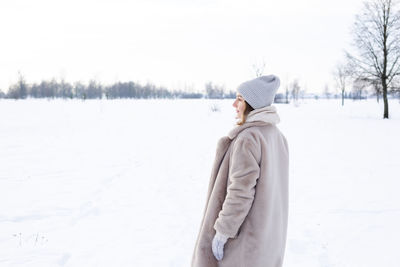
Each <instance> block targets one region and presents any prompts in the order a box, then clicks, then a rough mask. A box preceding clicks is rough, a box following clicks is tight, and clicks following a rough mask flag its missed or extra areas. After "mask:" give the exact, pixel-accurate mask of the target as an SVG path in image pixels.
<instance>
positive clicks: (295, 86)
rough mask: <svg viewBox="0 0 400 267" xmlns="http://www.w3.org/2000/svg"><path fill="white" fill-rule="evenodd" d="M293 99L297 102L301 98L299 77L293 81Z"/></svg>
mask: <svg viewBox="0 0 400 267" xmlns="http://www.w3.org/2000/svg"><path fill="white" fill-rule="evenodd" d="M291 87H292V90H291V93H292V99H293V101H294V102H297V101H298V100H299V92H300V85H299V81H298V80H297V79H295V80H294V81H293V82H292V86H291Z"/></svg>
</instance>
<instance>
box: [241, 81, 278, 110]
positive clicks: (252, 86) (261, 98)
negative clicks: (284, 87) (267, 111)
mask: <svg viewBox="0 0 400 267" xmlns="http://www.w3.org/2000/svg"><path fill="white" fill-rule="evenodd" d="M280 84H281V82H280V80H279V78H278V77H277V76H275V75H266V76H261V77H258V78H255V79H253V80H250V81H246V82H244V83H242V84H241V85H239V87H238V89H237V90H238V92H239V94H241V95H242V96H243V98H244V100H246V102H247V103H249V105H250V106H251V107H252V108H254V109H257V108H263V107H266V106H270V105H271V104H272V103H273V102H274V97H275V93H276V91H277V90H278V88H279V85H280Z"/></svg>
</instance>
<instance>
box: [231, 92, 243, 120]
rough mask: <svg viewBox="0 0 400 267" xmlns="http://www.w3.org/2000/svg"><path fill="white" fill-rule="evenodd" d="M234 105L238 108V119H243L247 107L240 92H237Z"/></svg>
mask: <svg viewBox="0 0 400 267" xmlns="http://www.w3.org/2000/svg"><path fill="white" fill-rule="evenodd" d="M232 106H233V107H234V108H235V109H236V119H240V120H241V119H242V118H243V114H244V111H245V109H246V102H245V101H244V98H243V97H242V96H241V95H240V94H239V93H236V99H235V102H233V105H232Z"/></svg>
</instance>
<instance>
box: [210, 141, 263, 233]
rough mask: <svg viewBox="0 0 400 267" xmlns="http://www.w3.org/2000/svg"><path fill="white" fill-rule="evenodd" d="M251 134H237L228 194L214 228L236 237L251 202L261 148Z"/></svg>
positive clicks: (257, 175)
mask: <svg viewBox="0 0 400 267" xmlns="http://www.w3.org/2000/svg"><path fill="white" fill-rule="evenodd" d="M259 147H260V146H259V145H257V144H256V143H255V141H254V139H253V138H252V139H251V138H248V137H238V139H237V140H235V143H234V144H233V149H232V151H231V158H230V163H229V164H230V169H229V177H228V179H229V181H228V187H227V195H226V198H225V201H224V203H223V206H222V210H221V211H220V212H219V214H218V219H217V220H216V222H215V224H214V229H215V230H216V231H217V232H219V233H221V234H223V235H225V236H227V237H230V238H235V237H236V236H237V234H238V232H239V229H240V226H241V225H242V223H243V221H244V219H245V218H246V216H247V214H248V213H249V210H250V208H251V206H252V204H253V200H254V194H255V186H256V184H257V179H258V178H259V177H260V166H259V162H260V156H261V152H260V149H259Z"/></svg>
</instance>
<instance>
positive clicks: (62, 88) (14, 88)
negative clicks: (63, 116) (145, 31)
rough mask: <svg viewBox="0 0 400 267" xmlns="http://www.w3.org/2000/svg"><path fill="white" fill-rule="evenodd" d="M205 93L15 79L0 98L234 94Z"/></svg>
mask: <svg viewBox="0 0 400 267" xmlns="http://www.w3.org/2000/svg"><path fill="white" fill-rule="evenodd" d="M204 89H205V90H204V91H205V92H204V93H200V92H197V93H196V92H187V91H182V90H178V91H171V90H168V89H167V88H164V87H157V86H155V85H154V84H151V83H147V84H145V85H141V84H139V83H137V82H133V81H129V82H116V83H114V84H111V85H103V84H101V83H100V82H98V81H95V80H91V81H89V83H88V84H84V83H82V82H75V83H73V84H71V83H69V82H66V81H65V80H61V81H57V80H56V79H52V80H50V81H46V80H43V81H41V82H40V83H33V84H28V83H27V82H26V80H25V78H24V76H23V75H21V74H19V75H18V81H17V82H16V83H15V84H12V85H11V86H10V87H9V90H8V92H7V93H4V92H2V91H1V90H0V98H10V99H25V98H64V99H68V98H69V99H73V98H75V99H84V100H85V99H102V98H106V99H116V98H139V99H150V98H210V99H216V98H218V99H221V98H235V97H236V95H235V93H234V92H228V93H226V92H225V91H226V90H225V88H224V87H223V86H219V85H215V84H213V83H211V82H207V83H206V84H205V88H204Z"/></svg>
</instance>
